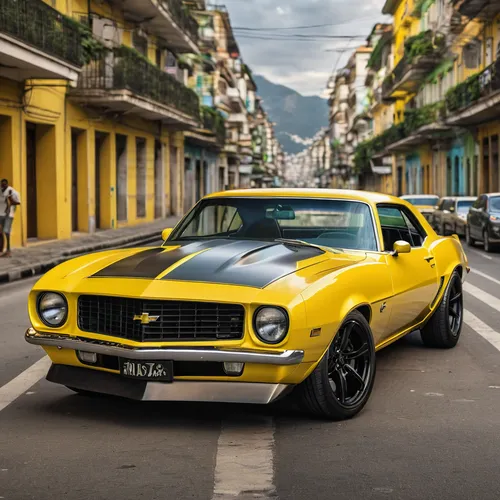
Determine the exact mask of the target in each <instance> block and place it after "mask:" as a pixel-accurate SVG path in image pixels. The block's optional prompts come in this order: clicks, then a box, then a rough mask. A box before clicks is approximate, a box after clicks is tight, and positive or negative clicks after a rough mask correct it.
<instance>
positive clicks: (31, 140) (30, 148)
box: [26, 123, 38, 238]
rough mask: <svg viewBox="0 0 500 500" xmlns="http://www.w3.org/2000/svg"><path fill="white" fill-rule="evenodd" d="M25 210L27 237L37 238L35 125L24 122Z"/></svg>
mask: <svg viewBox="0 0 500 500" xmlns="http://www.w3.org/2000/svg"><path fill="white" fill-rule="evenodd" d="M26 211H27V217H28V221H27V230H28V238H38V221H37V198H36V125H35V124H33V123H26Z"/></svg>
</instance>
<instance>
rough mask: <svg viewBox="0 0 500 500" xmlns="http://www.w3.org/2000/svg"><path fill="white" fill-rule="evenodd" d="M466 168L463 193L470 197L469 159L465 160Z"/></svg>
mask: <svg viewBox="0 0 500 500" xmlns="http://www.w3.org/2000/svg"><path fill="white" fill-rule="evenodd" d="M466 165H467V166H466V168H465V189H464V193H465V194H468V195H470V194H471V174H472V172H471V165H470V158H467V163H466Z"/></svg>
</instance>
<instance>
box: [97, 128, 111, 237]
mask: <svg viewBox="0 0 500 500" xmlns="http://www.w3.org/2000/svg"><path fill="white" fill-rule="evenodd" d="M108 140H109V134H107V133H106V132H96V133H95V227H96V229H102V228H103V227H102V226H103V224H102V205H101V197H102V196H103V194H104V193H103V192H102V190H101V184H102V185H103V186H105V185H106V182H105V178H104V171H105V168H106V167H105V165H103V162H104V161H105V159H104V156H105V148H106V143H107V141H108ZM103 202H104V203H106V200H103Z"/></svg>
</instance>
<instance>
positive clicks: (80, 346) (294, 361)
mask: <svg viewBox="0 0 500 500" xmlns="http://www.w3.org/2000/svg"><path fill="white" fill-rule="evenodd" d="M25 339H26V341H27V342H29V343H30V344H34V345H40V346H47V347H58V348H59V349H74V350H75V351H86V352H95V353H97V354H105V355H109V356H118V357H120V358H128V359H139V360H153V361H154V360H162V359H165V360H169V361H217V362H225V361H227V362H233V363H256V364H265V365H298V364H300V363H301V362H302V360H303V359H304V351H298V350H293V351H291V350H290V351H276V352H274V351H267V352H266V351H264V352H263V351H258V350H247V349H218V348H211V349H207V348H203V347H200V348H191V349H185V348H158V349H151V348H131V347H129V346H125V345H123V344H116V343H114V344H112V343H109V344H107V343H100V342H98V341H96V342H93V341H90V340H89V341H85V340H81V339H76V338H74V337H69V336H65V335H57V334H56V335H50V334H45V333H40V332H37V331H36V330H35V329H34V328H28V330H26V334H25Z"/></svg>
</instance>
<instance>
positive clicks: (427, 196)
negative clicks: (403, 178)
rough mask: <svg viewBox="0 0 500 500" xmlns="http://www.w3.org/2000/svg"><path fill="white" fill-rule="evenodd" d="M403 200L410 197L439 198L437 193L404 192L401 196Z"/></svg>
mask: <svg viewBox="0 0 500 500" xmlns="http://www.w3.org/2000/svg"><path fill="white" fill-rule="evenodd" d="M400 198H402V199H403V200H406V199H408V198H417V199H418V198H439V196H438V195H437V194H404V195H403V196H400Z"/></svg>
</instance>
